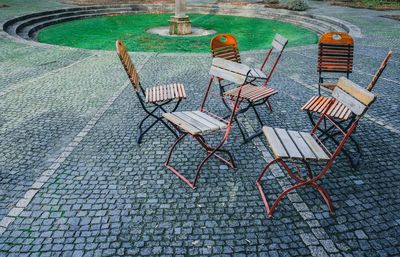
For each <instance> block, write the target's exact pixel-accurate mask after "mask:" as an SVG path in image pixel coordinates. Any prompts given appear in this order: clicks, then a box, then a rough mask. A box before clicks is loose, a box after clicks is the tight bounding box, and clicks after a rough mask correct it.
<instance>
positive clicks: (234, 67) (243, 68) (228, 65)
mask: <svg viewBox="0 0 400 257" xmlns="http://www.w3.org/2000/svg"><path fill="white" fill-rule="evenodd" d="M212 66H215V67H219V68H221V69H224V70H229V71H231V72H234V73H238V74H241V75H244V76H246V74H247V73H248V72H249V70H250V68H249V67H248V66H247V65H244V64H241V63H237V62H232V61H229V60H226V59H222V58H218V57H217V58H213V61H212Z"/></svg>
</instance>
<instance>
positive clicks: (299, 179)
mask: <svg viewBox="0 0 400 257" xmlns="http://www.w3.org/2000/svg"><path fill="white" fill-rule="evenodd" d="M348 81H349V80H346V79H345V78H344V77H342V78H340V80H339V83H346V84H350V83H351V82H350V83H349V82H348ZM353 85H355V84H353ZM355 86H356V85H355ZM353 88H354V87H353ZM359 89H362V88H359ZM364 90H365V89H364ZM365 91H366V92H368V91H367V90H365ZM343 92H344V93H343ZM354 92H356V93H354ZM359 92H362V93H365V92H363V90H354V91H350V90H349V92H346V91H343V90H342V89H338V88H335V89H334V91H333V94H334V97H337V98H336V99H335V98H332V99H331V100H330V102H329V106H331V105H332V104H333V103H334V102H335V101H341V102H342V99H345V98H346V97H353V98H354V99H357V100H359V102H361V103H362V104H363V106H364V109H363V110H358V111H357V115H356V117H355V119H354V120H353V121H352V123H351V125H350V126H349V128H348V130H347V131H344V130H343V129H342V128H341V127H340V126H338V124H337V123H336V122H335V121H334V120H333V119H331V118H330V117H329V115H327V114H326V111H325V112H323V113H322V114H321V116H320V118H319V119H318V122H317V123H316V124H315V126H314V127H313V128H312V130H311V133H310V134H311V136H312V137H313V138H314V139H315V140H316V141H317V142H318V144H319V145H320V146H321V147H322V148H323V149H324V150H325V152H326V153H327V154H328V155H329V157H330V159H329V161H328V162H327V163H326V165H325V166H324V167H323V169H322V171H321V172H320V173H319V174H318V175H317V176H315V177H314V176H313V173H312V171H311V168H310V166H309V163H308V161H307V160H305V159H303V160H302V162H303V163H304V164H305V165H306V168H307V171H308V174H309V177H308V178H304V177H303V176H302V175H301V172H300V169H299V167H298V166H297V165H296V163H294V162H293V161H292V160H291V159H287V158H281V157H278V158H275V159H274V160H272V161H271V162H269V163H268V164H267V165H266V166H265V167H264V169H263V170H262V171H261V173H260V175H259V176H258V178H257V180H256V185H257V188H258V190H259V192H260V194H261V198H262V201H263V203H264V206H265V209H266V212H267V215H268V217H270V218H271V217H272V215H273V213H274V211H275V209H276V207H277V205H278V203H279V202H280V201H281V200H282V199H283V197H284V196H285V195H287V194H288V193H290V192H291V191H293V190H295V189H297V188H300V187H303V186H311V187H312V188H314V189H316V190H317V191H318V192H319V193H320V194H321V196H322V198H323V199H324V201H325V203H326V205H327V206H328V209H329V211H330V213H331V214H334V212H335V211H334V207H333V204H332V199H331V197H330V196H329V194H328V192H327V191H326V190H325V189H324V188H323V187H322V186H321V185H319V184H318V183H317V181H318V180H320V179H321V178H322V177H323V176H324V175H325V174H326V173H327V172H328V170H329V169H330V168H331V166H332V164H333V162H334V161H335V159H336V157H337V156H338V155H339V153H340V152H341V151H342V149H343V147H344V145H345V143H346V141H347V140H348V139H349V137H350V136H351V134H352V133H353V132H354V130H355V129H356V127H357V125H358V123H359V120H360V119H361V118H362V116H363V115H364V114H365V112H366V111H367V109H368V107H369V106H370V105H371V104H372V103H373V102H374V101H375V96H374V95H373V94H370V95H369V96H368V97H369V99H368V100H365V99H362V98H359V97H358V96H359V95H360V94H358V93H359ZM343 94H346V95H347V96H346V97H343ZM357 94H358V95H357ZM362 101H363V102H362ZM342 103H345V104H346V105H348V103H347V102H342ZM349 107H350V106H349ZM325 122H329V123H331V124H332V126H333V127H334V128H335V129H336V130H337V131H338V132H339V133H340V134H341V135H342V136H343V138H342V140H341V141H340V143H339V144H338V145H337V147H336V148H335V150H334V151H333V153H331V152H330V151H329V149H328V146H327V145H325V144H324V143H323V140H322V139H321V136H320V135H318V134H317V132H318V131H319V130H318V128H319V126H320V125H324V123H325ZM274 163H279V164H281V165H282V166H283V168H284V169H285V170H286V171H287V173H288V175H289V177H290V178H292V179H293V180H294V181H295V182H296V184H295V185H293V186H291V187H290V188H287V189H285V190H284V191H283V192H282V193H281V194H280V195H279V196H278V197H277V199H276V200H275V201H274V202H273V204H272V205H271V206H270V205H269V204H268V201H267V198H266V196H265V194H264V190H263V188H262V185H261V179H262V178H263V176H264V175H265V173H266V171H267V170H268V168H269V167H270V166H271V165H272V164H274ZM288 163H290V164H292V165H293V166H294V167H295V169H296V172H297V173H298V175H296V174H295V172H294V171H293V170H292V169H291V168H290V167H289V165H288Z"/></svg>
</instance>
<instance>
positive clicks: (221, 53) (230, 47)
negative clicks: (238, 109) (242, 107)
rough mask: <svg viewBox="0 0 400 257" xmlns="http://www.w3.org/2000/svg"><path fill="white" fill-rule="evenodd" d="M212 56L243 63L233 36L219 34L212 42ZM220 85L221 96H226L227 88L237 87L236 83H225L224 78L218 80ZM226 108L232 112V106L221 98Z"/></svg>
mask: <svg viewBox="0 0 400 257" xmlns="http://www.w3.org/2000/svg"><path fill="white" fill-rule="evenodd" d="M210 48H211V56H212V58H217V57H218V58H222V59H225V60H229V61H232V62H237V63H241V62H242V60H241V58H240V51H239V46H238V42H237V40H236V38H235V36H233V35H232V34H227V33H223V34H218V35H215V36H214V37H213V38H212V39H211V41H210ZM217 80H218V85H219V92H220V94H221V96H223V95H224V93H225V91H227V88H228V89H229V88H230V87H232V86H235V84H234V83H231V82H229V81H224V80H223V79H222V78H217ZM221 99H222V102H223V104H224V105H225V107H226V108H227V109H228V110H230V108H231V107H230V105H229V103H228V102H227V101H226V99H225V98H224V97H222V98H221Z"/></svg>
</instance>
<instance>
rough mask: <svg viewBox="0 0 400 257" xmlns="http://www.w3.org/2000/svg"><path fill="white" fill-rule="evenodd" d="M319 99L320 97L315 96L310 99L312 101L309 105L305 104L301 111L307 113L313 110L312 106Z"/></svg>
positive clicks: (309, 101)
mask: <svg viewBox="0 0 400 257" xmlns="http://www.w3.org/2000/svg"><path fill="white" fill-rule="evenodd" d="M317 98H318V96H313V97H311V98H310V100H308V102H307V103H305V104H304V105H303V106H302V107H301V110H303V111H307V110H311V109H310V106H311V105H312V104H313V103H314V101H315V100H316V99H317Z"/></svg>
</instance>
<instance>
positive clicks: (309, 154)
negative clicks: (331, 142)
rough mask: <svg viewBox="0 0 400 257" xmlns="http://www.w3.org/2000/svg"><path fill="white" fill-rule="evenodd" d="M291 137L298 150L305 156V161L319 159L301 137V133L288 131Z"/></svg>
mask: <svg viewBox="0 0 400 257" xmlns="http://www.w3.org/2000/svg"><path fill="white" fill-rule="evenodd" d="M288 133H289V135H290V137H291V138H292V140H293V142H294V143H295V144H296V146H297V149H299V150H300V152H301V154H302V155H303V157H304V159H306V160H308V159H318V158H317V157H316V156H315V154H314V152H313V151H312V150H311V148H310V147H309V146H308V144H307V143H306V142H305V141H304V139H303V137H302V136H301V135H300V133H299V132H297V131H293V130H288Z"/></svg>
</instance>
